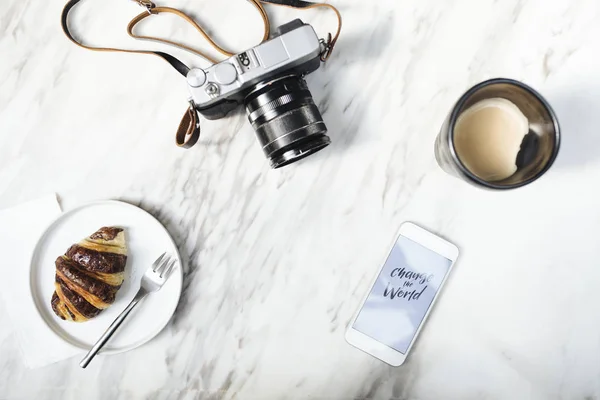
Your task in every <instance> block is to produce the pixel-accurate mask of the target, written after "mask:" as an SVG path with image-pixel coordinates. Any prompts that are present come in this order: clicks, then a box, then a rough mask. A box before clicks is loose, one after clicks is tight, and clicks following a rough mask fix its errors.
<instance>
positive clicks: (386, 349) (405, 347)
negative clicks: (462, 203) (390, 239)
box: [346, 222, 458, 367]
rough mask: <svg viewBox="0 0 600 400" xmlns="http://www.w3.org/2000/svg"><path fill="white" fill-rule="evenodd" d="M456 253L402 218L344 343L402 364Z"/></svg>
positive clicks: (450, 247)
mask: <svg viewBox="0 0 600 400" xmlns="http://www.w3.org/2000/svg"><path fill="white" fill-rule="evenodd" d="M457 257H458V248H457V247H456V246H455V245H453V244H452V243H450V242H447V241H446V240H444V239H442V238H440V237H438V236H436V235H434V234H433V233H430V232H428V231H426V230H425V229H423V228H420V227H418V226H416V225H415V224H412V223H409V222H407V223H404V224H403V225H402V226H401V227H400V232H399V234H398V237H397V239H396V242H395V243H394V246H393V247H392V249H391V250H390V252H389V254H388V256H387V260H386V261H385V263H384V264H383V266H382V267H381V269H380V270H379V273H378V274H377V276H376V278H375V280H374V282H373V284H372V286H371V289H370V290H369V292H368V293H367V295H366V296H365V298H364V300H363V301H362V303H361V306H360V308H359V310H358V312H357V313H356V315H355V316H354V318H353V319H352V321H351V323H350V325H349V327H348V330H347V331H346V340H347V341H348V343H350V344H351V345H352V346H354V347H356V348H358V349H360V350H362V351H364V352H366V353H368V354H370V355H372V356H373V357H376V358H379V359H380V360H381V361H384V362H386V363H388V364H390V365H392V366H394V367H397V366H399V365H402V363H404V360H405V359H406V357H407V356H408V353H409V352H410V349H411V348H412V346H413V344H414V342H415V339H416V338H417V336H418V335H419V331H420V330H421V328H422V327H423V324H424V323H425V320H427V317H428V315H429V313H430V311H431V308H432V307H433V305H434V303H435V301H436V299H437V297H438V295H439V294H440V291H441V289H442V287H443V286H444V283H445V282H446V278H447V277H448V275H449V274H450V271H451V270H452V266H453V265H454V262H455V261H456V258H457Z"/></svg>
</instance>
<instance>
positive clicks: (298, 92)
mask: <svg viewBox="0 0 600 400" xmlns="http://www.w3.org/2000/svg"><path fill="white" fill-rule="evenodd" d="M244 104H245V106H246V112H247V113H248V119H249V120H250V123H251V124H252V127H253V128H254V130H255V131H256V136H257V137H258V141H259V142H260V144H261V146H262V148H263V151H264V152H265V155H266V156H267V158H268V159H269V162H270V163H271V167H273V168H279V167H283V166H285V165H288V164H291V163H293V162H296V161H298V160H300V159H302V158H304V157H307V156H309V155H311V154H313V153H316V152H317V151H319V150H321V149H323V148H325V147H327V146H328V145H329V143H331V140H330V139H329V137H328V136H327V135H326V133H327V127H326V126H325V123H324V122H323V117H321V113H320V112H319V109H318V108H317V106H316V105H315V103H314V101H313V98H312V95H311V94H310V91H309V90H308V86H307V85H306V81H305V80H304V79H302V78H301V77H299V76H286V77H282V78H277V79H274V80H272V81H269V82H265V83H262V84H260V85H258V86H257V87H256V88H255V89H254V90H253V91H252V92H251V93H250V94H249V95H248V96H246V99H245V100H244Z"/></svg>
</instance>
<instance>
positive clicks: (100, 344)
mask: <svg viewBox="0 0 600 400" xmlns="http://www.w3.org/2000/svg"><path fill="white" fill-rule="evenodd" d="M147 295H148V292H147V291H146V290H144V289H143V288H140V290H139V291H138V292H137V294H136V295H135V297H134V298H133V300H131V303H129V305H128V306H127V308H125V310H123V312H122V313H121V314H119V316H118V317H117V318H116V319H115V320H114V321H113V323H112V324H110V326H109V327H108V329H107V330H106V332H104V334H103V335H102V336H101V337H100V339H98V341H97V342H96V344H95V345H94V347H92V348H91V349H90V351H89V352H88V353H87V354H86V356H85V357H84V358H83V360H81V362H80V363H79V366H80V367H81V368H85V367H87V366H88V364H89V363H90V361H92V359H93V358H94V357H96V354H98V352H99V351H100V349H102V347H104V345H105V344H106V342H108V340H109V339H110V338H111V337H112V335H114V333H115V332H116V331H117V329H119V326H121V324H122V323H123V321H125V318H127V316H128V315H129V313H130V312H131V311H132V310H133V309H134V308H135V306H137V305H138V303H139V302H140V301H142V300H143V299H144V297H146V296H147Z"/></svg>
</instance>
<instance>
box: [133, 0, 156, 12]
mask: <svg viewBox="0 0 600 400" xmlns="http://www.w3.org/2000/svg"><path fill="white" fill-rule="evenodd" d="M132 1H133V2H134V3H137V4H138V5H139V6H141V7H144V8H145V9H146V11H148V14H152V9H153V8H154V7H156V4H154V3H153V2H152V1H150V0H132Z"/></svg>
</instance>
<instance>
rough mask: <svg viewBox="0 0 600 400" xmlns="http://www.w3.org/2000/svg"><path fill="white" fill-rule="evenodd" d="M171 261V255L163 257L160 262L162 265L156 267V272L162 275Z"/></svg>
mask: <svg viewBox="0 0 600 400" xmlns="http://www.w3.org/2000/svg"><path fill="white" fill-rule="evenodd" d="M170 262H171V257H170V256H166V257H165V258H163V260H162V262H161V263H160V266H159V267H158V268H156V271H154V273H155V274H158V275H160V276H162V274H163V272H165V269H166V268H167V266H168V265H169V263H170Z"/></svg>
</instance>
